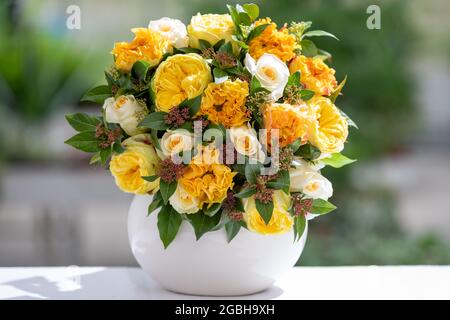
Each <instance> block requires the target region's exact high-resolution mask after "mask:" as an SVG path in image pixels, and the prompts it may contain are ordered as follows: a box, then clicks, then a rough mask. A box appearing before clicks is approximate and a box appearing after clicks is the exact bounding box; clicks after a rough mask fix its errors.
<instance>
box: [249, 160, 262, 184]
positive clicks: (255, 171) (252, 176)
mask: <svg viewBox="0 0 450 320" xmlns="http://www.w3.org/2000/svg"><path fill="white" fill-rule="evenodd" d="M260 173H261V164H260V163H255V164H246V166H245V178H246V179H247V181H248V182H250V183H256V177H258V176H259V175H260Z"/></svg>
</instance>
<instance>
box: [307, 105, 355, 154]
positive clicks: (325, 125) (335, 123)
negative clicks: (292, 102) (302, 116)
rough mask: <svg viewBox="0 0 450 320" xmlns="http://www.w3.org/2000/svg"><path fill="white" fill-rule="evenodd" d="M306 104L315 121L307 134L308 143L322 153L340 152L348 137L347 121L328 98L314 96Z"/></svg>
mask: <svg viewBox="0 0 450 320" xmlns="http://www.w3.org/2000/svg"><path fill="white" fill-rule="evenodd" d="M308 104H309V105H310V106H311V107H312V108H313V110H314V113H315V121H314V122H313V123H312V125H311V126H310V130H309V134H308V136H309V141H310V142H311V143H312V144H313V145H314V146H316V147H317V148H319V150H320V152H322V153H336V152H341V151H342V149H344V142H345V141H346V140H347V136H348V124H347V120H346V119H345V118H344V117H343V116H342V114H341V113H340V112H339V109H338V108H337V107H336V106H335V105H334V104H333V103H332V102H331V101H330V99H328V98H324V97H320V96H315V97H314V98H312V99H310V100H309V101H308Z"/></svg>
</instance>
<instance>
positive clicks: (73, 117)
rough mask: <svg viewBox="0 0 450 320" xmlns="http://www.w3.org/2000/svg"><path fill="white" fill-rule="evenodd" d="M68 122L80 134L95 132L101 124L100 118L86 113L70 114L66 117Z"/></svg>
mask: <svg viewBox="0 0 450 320" xmlns="http://www.w3.org/2000/svg"><path fill="white" fill-rule="evenodd" d="M66 120H67V122H68V123H69V124H70V126H71V127H72V128H74V129H75V130H77V131H78V132H82V131H95V129H96V127H97V125H98V124H99V123H100V122H101V121H100V119H99V118H97V117H93V116H90V115H87V114H85V113H73V114H68V115H66Z"/></svg>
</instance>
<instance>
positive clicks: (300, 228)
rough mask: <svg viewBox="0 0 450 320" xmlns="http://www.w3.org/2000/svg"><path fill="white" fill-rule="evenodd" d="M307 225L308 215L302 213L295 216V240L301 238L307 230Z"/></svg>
mask: <svg viewBox="0 0 450 320" xmlns="http://www.w3.org/2000/svg"><path fill="white" fill-rule="evenodd" d="M305 227H306V217H305V216H304V215H300V216H297V217H295V218H294V242H295V241H297V240H300V238H301V237H302V235H303V232H305Z"/></svg>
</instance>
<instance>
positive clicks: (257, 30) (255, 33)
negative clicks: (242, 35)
mask: <svg viewBox="0 0 450 320" xmlns="http://www.w3.org/2000/svg"><path fill="white" fill-rule="evenodd" d="M268 26H269V24H261V25H259V26H257V27H255V28H253V29H252V31H250V33H249V34H248V36H247V43H250V41H252V40H253V39H254V38H256V37H257V36H259V35H261V33H263V32H264V30H266V28H267V27H268Z"/></svg>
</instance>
